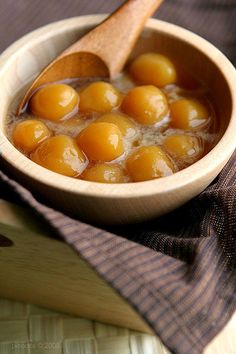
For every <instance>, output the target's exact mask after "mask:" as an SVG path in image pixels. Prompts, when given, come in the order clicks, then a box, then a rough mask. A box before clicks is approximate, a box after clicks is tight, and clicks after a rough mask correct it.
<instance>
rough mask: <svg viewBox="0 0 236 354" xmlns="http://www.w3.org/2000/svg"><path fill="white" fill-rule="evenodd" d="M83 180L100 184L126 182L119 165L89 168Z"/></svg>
mask: <svg viewBox="0 0 236 354" xmlns="http://www.w3.org/2000/svg"><path fill="white" fill-rule="evenodd" d="M81 178H82V179H84V180H86V181H91V182H99V183H122V182H124V174H123V171H122V169H121V168H120V167H119V166H118V165H108V164H104V163H100V164H97V165H94V166H92V167H89V168H87V169H86V170H85V171H84V173H83V175H82V176H81Z"/></svg>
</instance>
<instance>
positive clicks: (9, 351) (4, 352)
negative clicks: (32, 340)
mask: <svg viewBox="0 0 236 354" xmlns="http://www.w3.org/2000/svg"><path fill="white" fill-rule="evenodd" d="M0 353H1V354H31V353H30V349H29V347H28V345H27V343H14V342H12V343H1V342H0Z"/></svg>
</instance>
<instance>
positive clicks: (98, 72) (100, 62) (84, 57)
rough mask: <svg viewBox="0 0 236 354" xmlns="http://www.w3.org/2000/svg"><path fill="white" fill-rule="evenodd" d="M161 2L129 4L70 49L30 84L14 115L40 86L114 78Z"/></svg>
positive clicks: (143, 0) (144, 0) (147, 0)
mask: <svg viewBox="0 0 236 354" xmlns="http://www.w3.org/2000/svg"><path fill="white" fill-rule="evenodd" d="M162 1H163V0H128V1H127V2H125V4H124V5H122V6H121V7H120V8H119V9H118V10H116V11H115V12H114V13H113V14H111V15H110V16H109V17H108V18H107V19H105V20H104V21H103V22H102V23H100V24H99V25H98V26H96V27H95V28H94V29H93V30H91V31H90V32H89V33H87V34H86V35H85V36H83V37H82V38H80V39H79V40H78V41H77V42H75V43H74V44H72V45H71V46H69V47H68V48H67V49H66V50H64V51H63V52H62V53H61V54H60V55H59V56H58V57H56V58H55V59H54V60H53V61H52V62H51V63H50V64H49V65H47V66H46V67H45V68H44V69H43V71H42V72H41V73H40V74H39V75H38V77H37V78H36V79H35V80H34V81H33V83H32V84H31V86H30V88H29V89H28V90H27V92H26V94H25V95H24V97H23V99H22V101H21V102H20V104H19V106H18V109H17V115H20V114H21V113H22V111H23V110H24V108H25V106H26V104H27V102H28V100H29V99H30V97H31V95H32V94H33V92H34V91H35V90H36V89H37V88H38V87H40V86H41V85H44V84H47V83H51V82H55V81H60V80H64V79H72V78H78V77H111V78H112V77H114V76H116V75H117V74H118V73H119V72H120V71H121V70H122V68H123V66H124V64H125V63H126V61H127V58H128V57H129V55H130V53H131V51H132V49H133V47H134V45H135V43H136V40H137V38H138V36H139V35H140V33H141V31H142V29H143V27H144V25H145V22H146V20H147V19H148V18H149V17H150V16H151V15H152V14H153V13H154V11H155V10H156V9H157V8H158V7H159V6H160V5H161V3H162ZM121 29H122V30H121Z"/></svg>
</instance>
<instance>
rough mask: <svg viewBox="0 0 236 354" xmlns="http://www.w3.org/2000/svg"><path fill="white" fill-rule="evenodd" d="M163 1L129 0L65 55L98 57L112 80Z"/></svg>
mask: <svg viewBox="0 0 236 354" xmlns="http://www.w3.org/2000/svg"><path fill="white" fill-rule="evenodd" d="M162 1H163V0H129V1H127V2H126V3H125V4H124V5H122V6H121V7H120V8H119V9H118V10H117V11H115V12H114V13H113V14H112V15H111V16H109V17H108V18H107V19H106V20H105V21H104V22H103V23H102V24H100V25H99V26H98V27H96V28H95V29H93V30H91V31H90V32H89V33H88V34H86V35H85V36H84V37H83V38H81V39H80V40H79V41H78V42H77V43H75V44H74V45H72V46H71V47H69V48H68V49H67V50H66V51H65V52H64V53H62V56H64V55H68V54H70V53H75V52H80V51H83V52H90V53H94V54H96V55H98V56H99V57H100V58H101V59H102V60H103V61H104V63H105V64H106V66H107V67H108V69H109V74H110V77H114V76H115V75H116V74H118V73H119V72H120V71H121V70H122V68H123V66H124V64H125V62H126V61H127V58H128V57H129V55H130V53H131V51H132V49H133V47H134V45H135V42H136V40H137V38H138V36H139V35H140V33H141V31H142V29H143V27H144V24H145V22H146V20H147V19H148V18H149V17H150V16H151V15H152V14H153V13H154V12H155V11H156V10H157V8H158V7H159V6H160V5H161V3H162Z"/></svg>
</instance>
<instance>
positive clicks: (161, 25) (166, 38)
mask: <svg viewBox="0 0 236 354" xmlns="http://www.w3.org/2000/svg"><path fill="white" fill-rule="evenodd" d="M102 19H103V17H102V16H85V17H80V18H75V19H71V20H65V21H62V22H60V23H55V24H52V25H49V26H47V27H45V28H42V29H39V30H37V31H35V32H34V33H32V34H29V35H28V36H26V37H25V38H23V39H21V40H20V41H18V42H17V43H16V44H14V45H13V46H12V47H10V48H9V49H8V50H7V51H6V52H5V53H4V54H3V56H2V60H1V64H2V65H1V71H0V76H1V92H2V95H1V100H2V107H1V159H2V162H3V163H5V164H6V167H7V168H9V169H11V170H12V171H13V172H14V176H15V178H16V179H18V180H20V181H21V182H22V183H24V184H25V185H26V186H28V187H29V188H30V189H32V190H33V191H36V192H38V193H40V194H41V195H43V196H44V197H45V198H46V199H47V200H48V201H49V202H50V203H52V205H55V206H57V207H58V206H59V207H60V208H61V209H62V210H65V211H67V212H69V213H72V214H73V215H77V216H78V217H81V218H84V219H88V220H91V221H95V222H100V223H130V222H138V221H143V220H146V219H151V218H154V217H157V216H159V215H161V214H164V213H166V212H168V211H170V210H173V209H174V208H176V207H178V206H180V205H182V204H183V203H185V202H186V201H188V200H189V199H191V198H192V197H194V196H196V195H197V194H198V193H199V192H201V191H202V190H203V189H204V188H205V187H206V186H207V185H208V184H209V183H210V182H211V181H212V180H213V179H214V177H215V176H216V175H217V174H218V173H219V172H220V170H221V169H222V167H223V166H224V164H225V163H226V162H227V160H228V159H229V157H230V155H231V154H232V152H233V150H234V148H235V145H236V144H235V139H234V135H233V131H234V130H235V127H236V123H235V119H236V118H235V90H234V88H233V85H234V83H235V80H236V79H235V69H234V68H233V66H232V65H231V64H230V62H229V61H228V60H227V58H225V57H224V55H223V54H222V53H220V52H219V51H218V50H217V49H216V48H214V47H213V46H212V45H211V44H209V43H208V42H206V41H205V40H203V39H201V38H200V37H198V36H196V35H194V34H193V33H191V32H188V31H186V30H184V29H182V28H180V27H177V26H174V25H171V24H168V23H165V22H162V21H157V20H153V19H151V20H149V21H148V23H147V25H146V27H145V30H144V31H143V34H142V36H141V37H140V39H139V41H138V43H137V45H136V47H135V49H134V51H133V53H132V56H131V58H130V62H131V64H130V65H129V63H128V68H131V69H128V70H129V73H130V75H131V80H130V77H129V78H127V76H125V75H124V76H123V77H122V78H120V79H119V80H120V82H119V80H118V79H117V81H116V82H114V83H113V82H112V88H113V89H114V90H115V92H118V93H117V100H115V101H117V102H116V103H115V105H114V107H112V109H108V110H106V109H105V111H104V110H102V111H101V112H99V115H97V116H96V114H97V113H98V112H96V110H98V109H97V108H96V109H95V113H96V114H95V117H94V114H91V112H89V114H90V115H88V110H89V109H90V108H91V107H89V108H88V104H87V103H88V99H86V95H85V93H86V91H89V88H90V90H91V86H92V85H94V84H97V85H98V84H100V88H99V89H98V92H99V93H101V92H102V90H103V87H102V86H101V84H103V85H104V84H106V85H110V84H109V83H107V82H106V83H105V82H104V81H103V82H102V83H101V80H99V81H100V82H97V83H96V82H95V83H88V82H87V83H84V84H83V85H82V87H80V88H78V87H77V86H76V85H75V86H74V87H73V88H72V86H73V85H74V84H72V83H70V82H67V83H63V85H65V84H66V86H68V84H69V85H70V86H69V87H71V89H73V90H75V91H76V93H78V96H79V97H80V105H78V107H79V113H80V115H79V114H78V112H75V111H74V113H73V114H72V115H71V116H68V117H66V119H63V120H61V121H60V124H59V125H60V129H62V128H63V129H62V134H59V131H57V130H56V129H55V126H58V122H57V123H56V124H55V121H54V122H53V123H52V122H51V121H52V120H55V119H54V118H52V116H51V117H43V113H42V111H40V110H39V111H37V109H35V107H36V108H37V105H36V104H34V101H35V102H36V101H37V100H36V99H34V96H33V97H32V99H31V104H30V111H29V113H30V114H32V113H33V114H34V116H33V117H31V116H29V115H28V116H25V117H23V118H22V117H20V118H19V121H17V118H15V120H14V119H13V120H12V122H11V124H10V125H9V112H10V113H11V112H13V111H14V103H17V99H16V95H17V93H18V92H19V91H20V89H23V87H25V85H27V83H29V81H30V80H32V77H33V76H35V75H37V74H38V72H39V71H40V70H41V69H42V68H43V67H44V66H45V65H46V64H48V62H50V60H52V58H53V56H55V55H57V54H58V53H59V52H60V51H62V50H63V49H64V48H66V47H67V46H68V45H69V44H71V43H72V42H73V41H74V40H75V39H77V38H78V37H79V36H82V35H83V34H84V32H85V31H87V30H88V29H89V28H91V27H93V26H94V25H96V24H97V23H99V22H100V21H101V20H102ZM144 53H149V54H144ZM150 53H151V54H150ZM143 55H144V56H145V55H146V57H148V55H149V57H150V56H151V55H152V56H154V57H155V56H158V55H159V56H162V57H163V56H164V58H166V60H167V61H168V60H169V61H172V62H173V63H175V62H176V63H178V64H180V66H181V68H183V69H184V70H185V71H186V72H188V73H190V74H191V73H193V76H194V77H196V78H197V79H198V80H197V81H198V82H202V83H203V85H202V86H201V85H200V86H198V85H197V87H195V86H194V85H193V86H191V85H192V83H191V82H190V86H191V87H187V88H186V87H184V88H183V89H182V88H181V85H179V83H178V82H177V83H176V82H175V80H176V78H175V75H172V81H171V82H167V84H163V83H161V84H160V86H162V87H161V88H160V87H159V88H158V87H157V86H158V84H156V83H155V82H154V83H153V82H151V81H152V75H151V76H150V75H149V76H150V77H149V78H148V73H145V75H142V60H144V59H142V58H143ZM140 58H141V59H140ZM170 58H171V59H170ZM149 59H150V58H149ZM144 61H145V60H144ZM140 62H141V64H140ZM140 67H141V69H140ZM144 67H147V65H146V63H145V65H144ZM176 72H177V74H178V72H179V71H178V70H176ZM172 74H173V73H172ZM177 76H178V75H177ZM146 78H148V81H145V80H146ZM122 80H123V81H122ZM190 81H191V80H190ZM124 82H125V83H124ZM55 85H57V84H55ZM60 85H61V83H60ZM63 85H62V86H63ZM122 85H123V86H122ZM135 86H136V87H135ZM48 87H49V86H48ZM46 88H47V87H46V86H45V89H46ZM43 89H44V88H42V90H43ZM144 89H145V90H146V91H145V92H146V93H145V94H146V96H147V95H154V96H155V97H157V95H158V94H159V98H161V99H163V102H164V104H163V102H162V109H163V111H162V112H161V113H160V115H159V116H158V119H157V120H155V119H156V117H157V115H155V117H154V121H152V118H153V117H152V116H151V118H150V115H147V116H146V117H145V114H144V112H142V114H141V115H140V114H139V112H138V113H137V110H139V109H141V110H142V107H141V108H140V106H142V102H141V101H142V98H141V100H140V96H139V94H140V91H143V90H144ZM181 90H182V91H181ZM203 90H206V91H204V93H202V92H203ZM138 91H139V92H138ZM163 91H164V93H163ZM183 92H185V94H186V95H187V96H185V95H184V94H183ZM37 93H40V90H39V91H38V92H36V93H35V96H36V95H37ZM113 93H114V92H113ZM21 95H22V90H21ZM162 95H163V96H162ZM72 96H73V95H72ZM75 96H76V94H75ZM121 96H122V97H121ZM81 97H82V99H81ZM141 97H143V96H142V95H141ZM163 97H164V98H163ZM166 97H167V103H166ZM75 98H76V97H75ZM12 102H13V104H12ZM74 102H76V99H75V101H74ZM86 102H87V103H86ZM93 102H94V100H93ZM132 102H134V104H133V103H132ZM186 102H187V106H183V107H185V108H183V107H182V108H181V104H182V105H184V104H185V105H186ZM165 105H166V106H165ZM189 105H190V106H191V107H193V106H194V111H195V112H198V113H199V112H200V113H199V114H200V115H199V117H198V118H199V121H200V120H201V122H200V123H199V122H198V123H197V125H196V124H195V126H194V127H193V126H190V125H191V124H188V119H187V121H185V122H184V120H183V119H182V120H181V119H179V118H178V115H179V113H178V112H182V113H181V114H180V115H181V116H182V117H183V116H184V115H185V114H184V113H183V112H186V111H189V110H190V111H191V109H190V108H189ZM75 106H76V105H75ZM163 107H164V108H163ZM166 107H167V109H165V108H166ZM186 107H187V108H186ZM72 108H74V107H73V105H72ZM159 108H160V106H159ZM117 109H118V111H117ZM86 110H87V111H86ZM72 111H73V109H72ZM80 111H83V112H82V113H83V114H85V115H87V116H86V119H83V122H82V123H83V124H85V125H83V124H82V125H81V119H82V117H81V114H82V113H81V112H80ZM144 111H145V109H144ZM192 111H193V109H192ZM169 112H170V113H169ZM69 113H70V112H69ZM93 113H94V112H93ZM117 115H118V118H119V116H120V117H121V118H120V120H119V122H120V121H121V120H123V122H124V124H123V126H119V123H116V119H118V118H117ZM10 116H11V117H12V115H10ZM143 117H144V118H143ZM175 117H177V118H175ZM13 118H14V117H13ZM31 118H32V119H31ZM60 118H61V117H60ZM62 118H63V117H62ZM45 119H46V121H45ZM145 119H146V120H145ZM150 119H151V121H150ZM30 120H31V123H32V121H33V123H35V124H36V125H37V124H38V126H39V129H41V131H42V137H43V139H42V141H39V146H37V144H36V145H35V146H33V147H32V146H31V147H29V148H28V147H25V146H21V145H20V142H19V141H22V139H19V138H18V137H19V136H21V133H19V134H18V137H17V133H16V131H17V126H18V130H19V131H20V129H19V126H20V124H23V123H24V124H26V123H27V124H29V123H30ZM48 121H50V122H49V123H47V122H48ZM180 121H182V123H181V124H182V125H181V126H180V125H179V124H180V123H179V122H180ZM186 122H187V123H186ZM33 123H32V124H33ZM159 123H160V124H159ZM161 123H163V124H161ZM195 123H196V120H195ZM117 124H118V125H117ZM158 124H159V125H158ZM186 124H187V126H186ZM165 125H167V126H165ZM9 127H11V129H10V128H9ZM61 127H62V128H61ZM78 127H79V128H78ZM122 127H123V129H124V131H126V128H127V130H129V133H130V134H131V135H132V130H133V137H134V139H133V140H132V139H131V138H129V139H130V140H129V141H126V140H127V137H125V136H124V135H125V134H124V132H122ZM125 127H126V128H125ZM66 129H67V130H66ZM176 129H177V130H176ZM110 130H111V131H112V134H113V136H116V137H117V139H118V141H120V142H121V143H120V144H118V145H117V149H115V150H114V149H113V150H112V151H110V150H109V146H108V147H107V146H106V145H105V148H104V149H103V147H104V146H102V147H100V150H99V149H98V145H95V148H94V147H92V148H91V146H89V144H88V141H90V142H91V141H92V142H93V141H94V140H96V136H97V135H99V134H98V133H97V132H99V131H101V132H102V133H101V134H103V136H104V134H105V136H107V137H108V138H107V139H105V143H106V142H107V141H109V131H110ZM67 131H70V132H72V133H71V135H70V134H65V132H67ZM140 131H142V132H143V131H145V134H146V135H145V134H141V133H140ZM23 132H24V129H23ZM104 132H105V133H104ZM106 132H107V134H106ZM152 132H153V134H151V133H152ZM135 134H137V136H138V137H139V138H137V136H135ZM140 134H141V135H142V136H141V138H142V139H141V138H140ZM204 134H205V135H204ZM14 135H15V136H14ZM23 135H25V133H23ZM68 135H69V136H68ZM153 135H154V138H153ZM206 135H207V138H206ZM204 136H205V137H204ZM91 137H92V138H91ZM100 137H101V135H100ZM209 137H210V138H209ZM208 138H209V139H208ZM53 139H54V142H53ZM55 139H57V140H60V139H66V141H63V144H64V145H66V144H67V143H68V139H69V140H70V142H69V144H74V141H76V145H73V148H74V149H75V150H76V154H77V157H78V161H81V164H80V165H79V167H78V169H77V170H76V171H75V172H76V173H74V170H75V169H74V168H72V173H71V169H69V173H68V169H66V172H65V173H64V172H63V170H60V169H57V167H58V164H56V165H55V164H54V162H55V155H54V156H53V157H51V160H53V164H54V166H53V167H50V163H48V161H49V160H50V156H49V158H48V159H46V160H47V163H45V162H43V161H45V159H44V158H42V156H43V155H42V150H43V151H44V152H45V149H46V150H47V147H46V148H44V147H45V146H46V145H48V144H49V143H50V142H52V143H51V144H54V145H55ZM125 139H126V140H125ZM72 140H73V142H72ZM98 140H99V141H100V140H101V139H100V138H99V139H98ZM131 140H132V144H133V145H132V147H131V148H130V145H129V143H130V141H131ZM36 143H37V142H36ZM13 144H15V146H16V147H17V148H18V149H20V150H21V151H18V150H17V149H16V147H14V146H13ZM49 145H50V144H49ZM90 145H91V144H90ZM27 146H28V145H27ZM66 146H67V145H66ZM127 146H128V147H127ZM186 147H187V148H186ZM27 149H29V150H27ZM31 149H32V150H31ZM186 149H187V150H186ZM23 150H24V151H23ZM49 150H50V149H49ZM40 151H41V152H40ZM22 152H24V153H25V154H26V155H27V154H28V155H27V156H25V155H24V154H22ZM44 152H43V154H44ZM107 152H109V153H108V154H107ZM110 152H111V154H110ZM97 153H100V155H99V154H98V155H97ZM101 153H102V155H101ZM176 155H178V156H177V158H176ZM184 155H185V157H184V158H183V159H182V157H183V156H184ZM28 157H31V158H32V160H30V159H29V158H28ZM179 157H181V158H179ZM157 162H158V163H159V168H154V172H153V166H157V165H158V163H157ZM160 162H161V166H162V167H161V168H160ZM164 165H165V166H164ZM51 166H52V165H51ZM73 166H74V165H73ZM163 166H164V169H163ZM45 167H46V168H47V169H46V168H45ZM48 168H49V169H51V170H52V171H50V170H48ZM106 169H108V170H106ZM160 170H161V171H160ZM53 171H56V172H59V173H62V174H58V173H55V172H53ZM104 171H105V172H104ZM140 172H141V173H140ZM104 176H105V177H106V178H107V176H108V180H106V178H104ZM109 176H112V177H110V180H109ZM101 182H105V183H101ZM107 182H112V183H107Z"/></svg>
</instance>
